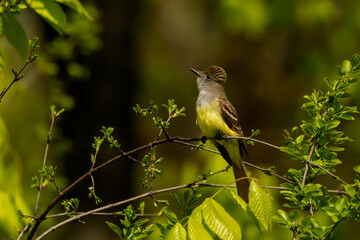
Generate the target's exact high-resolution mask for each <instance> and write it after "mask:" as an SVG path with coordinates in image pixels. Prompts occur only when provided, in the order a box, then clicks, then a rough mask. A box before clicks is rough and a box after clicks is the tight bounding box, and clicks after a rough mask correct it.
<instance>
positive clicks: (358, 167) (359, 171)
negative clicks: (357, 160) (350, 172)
mask: <svg viewBox="0 0 360 240" xmlns="http://www.w3.org/2000/svg"><path fill="white" fill-rule="evenodd" d="M354 171H355V172H357V173H360V165H356V166H355V167H354Z"/></svg>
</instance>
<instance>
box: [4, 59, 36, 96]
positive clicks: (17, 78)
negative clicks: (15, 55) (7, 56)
mask: <svg viewBox="0 0 360 240" xmlns="http://www.w3.org/2000/svg"><path fill="white" fill-rule="evenodd" d="M30 58H31V56H29V57H28V59H27V60H26V62H25V63H24V65H23V66H22V67H21V69H20V70H19V71H18V72H16V71H15V70H12V72H13V74H14V78H13V80H12V81H11V83H10V84H9V86H7V87H6V88H5V89H4V90H3V91H2V92H1V94H0V102H1V100H2V99H3V97H4V96H5V94H6V93H7V92H8V91H9V89H10V88H11V86H12V85H13V84H14V83H15V82H17V81H19V80H20V79H21V78H22V77H23V76H24V75H22V74H21V73H22V72H23V71H24V69H25V68H26V66H27V65H28V64H29V63H30V62H31V61H30Z"/></svg>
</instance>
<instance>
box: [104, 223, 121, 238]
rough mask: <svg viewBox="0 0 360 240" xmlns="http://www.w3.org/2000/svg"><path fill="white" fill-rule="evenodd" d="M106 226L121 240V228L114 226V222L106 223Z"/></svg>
mask: <svg viewBox="0 0 360 240" xmlns="http://www.w3.org/2000/svg"><path fill="white" fill-rule="evenodd" d="M105 222H106V224H107V225H108V226H109V227H110V228H111V229H112V230H113V231H114V232H115V233H116V234H117V235H118V236H119V237H120V238H121V236H122V231H121V229H120V227H119V226H117V225H115V224H113V223H112V222H108V221H105Z"/></svg>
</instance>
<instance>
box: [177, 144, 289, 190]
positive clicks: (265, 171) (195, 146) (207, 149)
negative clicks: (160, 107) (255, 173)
mask: <svg viewBox="0 0 360 240" xmlns="http://www.w3.org/2000/svg"><path fill="white" fill-rule="evenodd" d="M236 138H237V139H244V138H243V137H241V138H239V137H236ZM246 139H249V138H246ZM253 140H254V139H252V141H253ZM173 142H175V143H179V144H182V145H186V146H190V147H193V148H199V149H202V150H204V151H208V152H212V153H215V154H219V155H221V154H220V152H218V151H215V150H212V149H209V148H205V147H200V146H197V145H195V144H191V143H187V142H183V141H179V140H174V141H173ZM260 142H261V143H263V144H265V145H269V144H267V143H265V142H263V141H260ZM244 163H245V164H246V165H248V166H251V167H253V168H256V169H258V170H260V171H262V172H264V173H265V174H268V173H270V174H271V175H274V176H276V177H278V178H280V179H282V180H284V181H286V182H289V183H294V182H293V181H291V180H290V179H288V178H285V177H283V176H281V175H279V174H277V173H274V172H270V171H269V170H267V169H265V168H262V167H259V166H256V165H255V164H252V163H249V162H247V161H244Z"/></svg>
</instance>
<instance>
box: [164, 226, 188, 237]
mask: <svg viewBox="0 0 360 240" xmlns="http://www.w3.org/2000/svg"><path fill="white" fill-rule="evenodd" d="M164 239H165V240H186V230H185V228H184V227H183V226H182V225H181V223H179V222H177V223H176V224H175V225H174V226H173V227H172V228H171V230H170V231H169V232H168V234H166V236H165V238H164Z"/></svg>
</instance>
